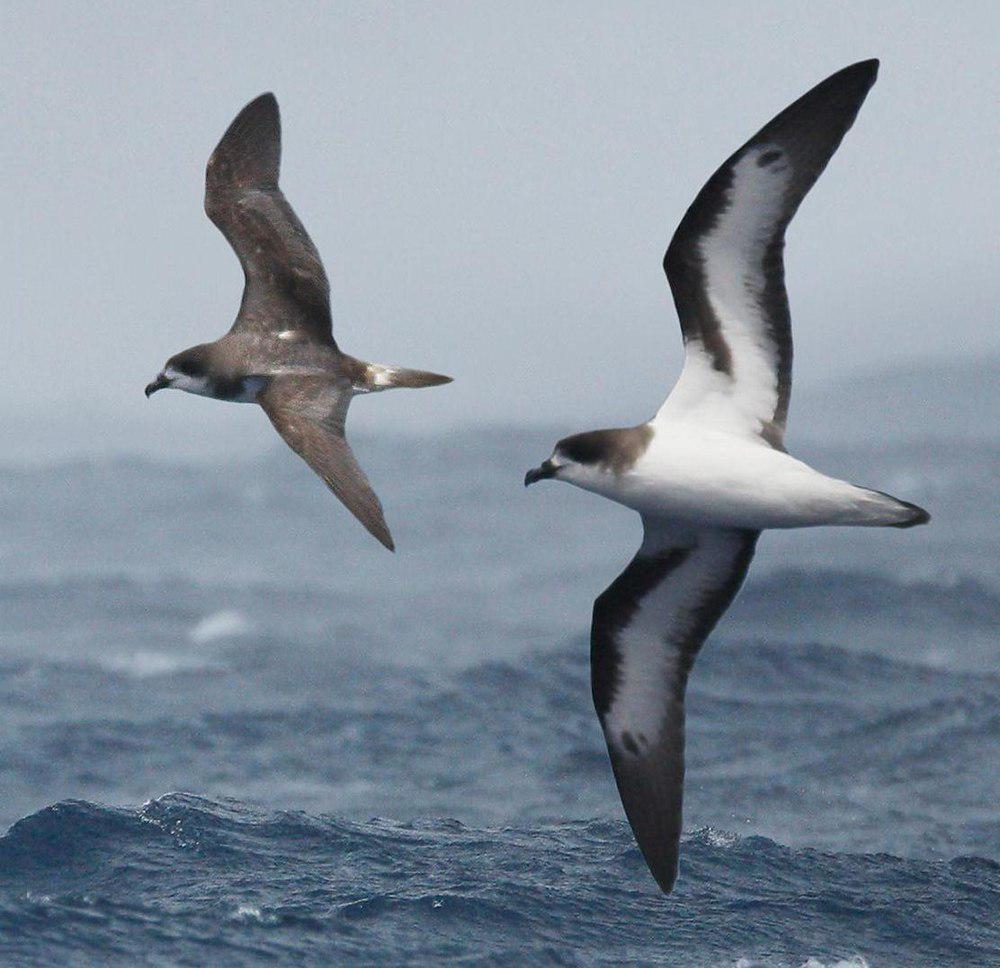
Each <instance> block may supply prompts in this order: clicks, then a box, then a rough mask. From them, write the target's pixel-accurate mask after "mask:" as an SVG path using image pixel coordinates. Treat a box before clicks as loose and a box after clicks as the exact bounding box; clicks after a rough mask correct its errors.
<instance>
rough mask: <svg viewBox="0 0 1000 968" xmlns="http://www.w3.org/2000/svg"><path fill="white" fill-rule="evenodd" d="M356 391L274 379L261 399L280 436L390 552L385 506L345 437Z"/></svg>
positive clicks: (308, 380)
mask: <svg viewBox="0 0 1000 968" xmlns="http://www.w3.org/2000/svg"><path fill="white" fill-rule="evenodd" d="M351 396H352V391H351V390H350V389H344V388H342V387H337V386H335V385H334V384H333V383H331V382H330V381H329V380H328V379H326V378H323V377H300V376H296V377H294V378H285V379H282V378H280V377H278V378H274V379H272V380H271V382H270V383H269V384H268V386H267V387H266V388H265V389H264V390H263V391H262V392H261V394H260V395H259V396H258V397H257V402H258V403H259V404H260V405H261V406H262V407H263V408H264V412H265V413H266V414H267V415H268V417H270V419H271V423H273V424H274V427H275V429H276V430H277V431H278V433H279V434H281V437H282V439H283V440H284V441H285V443H286V444H288V446H289V447H291V448H292V450H294V451H295V452H296V453H297V454H298V455H299V456H300V457H301V458H302V459H303V460H304V461H305V462H306V463H307V464H308V465H309V466H310V467H311V468H312V469H313V470H314V471H315V472H316V473H317V474H319V476H320V477H322V478H323V481H324V482H325V483H326V486H327V487H329V488H330V490H331V491H333V493H334V494H336V495H337V497H338V498H340V500H341V501H342V502H343V503H344V505H345V506H346V507H347V509H348V510H349V511H350V512H351V514H353V515H354V516H355V517H356V518H357V519H358V520H359V521H360V522H361V523H362V524H363V525H364V526H365V527H366V528H367V529H368V531H369V532H370V533H371V534H372V535H373V536H374V537H375V538H377V539H378V540H379V541H380V542H381V543H382V544H383V545H385V547H386V548H388V549H389V550H390V551H394V550H395V545H394V544H393V541H392V535H391V534H390V533H389V528H388V525H386V523H385V515H384V514H383V512H382V505H381V503H380V502H379V499H378V497H376V495H375V492H374V491H373V490H372V487H371V485H370V484H369V483H368V479H367V478H366V477H365V474H364V471H362V470H361V468H360V466H358V462H357V460H355V457H354V454H353V453H352V452H351V448H350V446H349V445H348V443H347V440H346V439H345V437H344V420H345V418H346V416H347V408H348V405H349V404H350V401H351Z"/></svg>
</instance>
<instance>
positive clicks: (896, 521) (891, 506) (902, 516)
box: [858, 488, 931, 528]
mask: <svg viewBox="0 0 1000 968" xmlns="http://www.w3.org/2000/svg"><path fill="white" fill-rule="evenodd" d="M861 490H864V491H867V492H868V494H870V495H872V498H873V499H872V500H871V501H870V502H868V503H867V506H866V508H865V510H866V512H867V516H866V519H865V520H862V521H859V522H858V523H859V524H868V525H872V526H874V527H886V528H912V527H915V526H916V525H918V524H927V522H928V521H930V519H931V516H930V514H928V513H927V512H926V511H925V510H924V509H923V508H922V507H919V506H918V505H916V504H910V502H909V501H901V500H900V499H899V498H898V497H893V496H892V495H891V494H886V493H885V491H874V490H872V489H871V488H862V489H861Z"/></svg>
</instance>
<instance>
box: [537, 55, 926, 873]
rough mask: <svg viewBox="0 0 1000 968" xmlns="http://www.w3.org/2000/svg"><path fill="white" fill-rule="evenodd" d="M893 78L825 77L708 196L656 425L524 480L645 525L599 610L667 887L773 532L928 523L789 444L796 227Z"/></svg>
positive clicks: (596, 637)
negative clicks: (698, 673) (688, 750)
mask: <svg viewBox="0 0 1000 968" xmlns="http://www.w3.org/2000/svg"><path fill="white" fill-rule="evenodd" d="M877 71H878V61H875V60H869V61H864V62H862V63H859V64H854V65H853V66H851V67H847V68H845V69H844V70H842V71H839V72H838V73H836V74H834V75H833V76H832V77H829V78H827V79H826V80H825V81H823V82H822V83H821V84H819V85H817V86H816V87H814V88H813V89H812V90H811V91H809V92H808V93H807V94H805V95H804V96H803V97H801V98H799V100H797V101H796V102H795V103H794V104H792V105H791V106H790V107H788V108H786V109H785V110H784V111H782V112H781V113H780V114H779V115H778V116H777V117H776V118H774V120H772V121H771V122H769V123H768V124H767V125H765V126H764V127H763V128H761V130H760V131H759V132H757V134H755V135H754V136H753V137H752V138H751V139H750V140H749V141H748V142H747V143H746V144H745V145H743V147H742V148H740V149H739V150H737V151H736V153H735V154H733V155H732V156H731V157H730V158H729V159H728V160H727V161H725V162H724V163H723V165H722V167H721V168H719V170H718V171H717V172H716V173H715V174H714V175H712V177H711V178H710V179H709V180H708V182H707V183H706V185H705V187H704V188H702V190H701V191H700V192H699V193H698V196H697V198H695V200H694V203H693V204H692V205H691V207H690V208H689V209H688V211H687V214H686V215H685V216H684V218H683V219H682V221H681V223H680V226H679V227H678V229H677V231H676V232H675V233H674V237H673V240H672V241H671V243H670V246H669V248H668V249H667V254H666V258H665V259H664V262H663V266H664V269H665V270H666V274H667V279H668V280H669V282H670V288H671V291H672V292H673V297H674V303H675V304H676V307H677V313H678V315H679V317H680V324H681V332H682V334H683V338H684V346H685V362H684V368H683V371H682V373H681V376H680V379H679V380H678V381H677V384H676V386H675V387H674V388H673V390H672V391H671V393H670V395H669V396H668V397H667V400H666V402H665V403H664V404H663V406H662V407H661V408H660V410H659V412H658V413H657V414H656V416H655V417H653V419H652V420H650V421H648V422H647V423H643V424H640V425H639V426H638V427H629V428H627V429H623V430H595V431H591V432H589V433H583V434H576V435H575V436H572V437H567V438H566V439H565V440H561V441H559V443H558V444H557V445H556V447H555V451H554V452H553V454H552V456H551V457H550V458H549V459H548V460H546V461H545V462H544V463H543V464H542V465H541V467H538V468H536V469H534V470H531V471H529V472H528V474H527V476H526V477H525V479H524V483H525V485H528V484H532V483H534V482H535V481H539V480H542V479H543V478H554V479H555V480H561V481H567V482H568V483H570V484H575V485H576V486H577V487H582V488H584V489H585V490H588V491H594V492H596V493H598V494H603V495H604V496H605V497H607V498H610V499H611V500H612V501H617V502H618V503H619V504H624V505H625V506H626V507H630V508H633V509H634V510H636V511H638V512H639V513H640V515H641V516H642V523H643V528H644V537H643V541H642V545H641V547H640V548H639V551H638V553H637V554H636V556H635V558H633V559H632V562H631V563H630V564H629V566H628V567H627V568H626V569H625V570H624V571H623V572H622V573H621V574H620V575H619V576H618V577H617V578H616V579H615V580H614V582H612V583H611V585H610V586H609V587H608V589H607V590H606V591H605V592H604V593H603V594H602V595H601V596H600V597H599V598H598V599H597V601H596V602H595V603H594V614H593V623H592V626H591V684H592V689H593V698H594V704H595V705H596V707H597V714H598V716H599V718H600V722H601V726H602V728H603V731H604V737H605V739H606V741H607V745H608V752H609V753H610V757H611V765H612V767H613V769H614V774H615V779H616V781H617V783H618V790H619V793H620V794H621V798H622V803H623V805H624V807H625V813H626V815H627V816H628V819H629V822H630V823H631V825H632V830H633V831H634V833H635V837H636V840H637V841H638V844H639V847H640V849H641V850H642V853H643V856H644V857H645V859H646V862H647V864H648V865H649V868H650V870H651V872H652V874H653V876H654V877H655V878H656V880H657V882H658V883H659V885H660V887H661V888H662V889H663V890H664V891H665V892H667V891H670V889H671V888H672V887H673V885H674V881H675V879H676V877H677V857H678V849H679V839H680V833H681V797H682V792H683V784H684V692H685V687H686V684H687V678H688V674H689V673H690V671H691V667H692V665H693V664H694V660H695V656H696V655H697V654H698V650H699V649H700V648H701V646H702V643H703V642H704V641H705V639H706V637H707V636H708V634H709V633H710V632H711V631H712V629H713V627H714V626H715V623H716V622H717V621H718V620H719V617H720V616H721V615H722V613H723V612H724V611H725V610H726V608H728V606H729V604H730V602H731V601H732V600H733V597H734V596H735V594H736V592H737V590H738V589H739V587H740V585H741V584H742V583H743V579H744V577H745V576H746V573H747V568H748V567H749V565H750V559H751V558H752V557H753V553H754V546H755V545H756V542H757V538H758V536H759V535H760V532H761V531H762V530H763V529H764V528H803V527H812V526H815V525H825V524H842V525H860V526H866V527H881V526H889V527H897V528H908V527H911V526H912V525H916V524H924V523H926V522H927V521H928V520H929V515H928V514H927V512H926V511H924V510H923V509H922V508H919V507H916V506H915V505H913V504H908V503H907V502H906V501H900V500H897V499H896V498H894V497H891V496H889V495H888V494H883V493H881V492H880V491H873V490H869V489H868V488H865V487H858V486H855V485H854V484H848V483H847V482H846V481H840V480H836V479H835V478H832V477H827V476H826V475H825V474H821V473H820V472H819V471H816V470H813V468H811V467H809V466H808V465H806V464H804V463H802V462H801V461H798V460H796V459H795V458H794V457H791V456H790V455H789V454H788V453H786V452H785V449H784V446H783V437H784V432H785V420H786V417H787V414H788V397H789V392H790V390H791V385H792V333H791V320H790V317H789V311H788V298H787V295H786V293H785V284H784V266H783V264H782V248H783V246H784V237H785V229H786V228H787V227H788V223H789V222H790V221H791V218H792V216H793V215H794V214H795V211H796V209H798V207H799V204H800V203H801V201H802V199H803V198H804V197H805V195H806V193H807V192H808V191H809V189H810V188H811V187H812V185H813V183H814V182H815V181H816V179H817V178H818V177H819V175H820V173H821V172H822V171H823V169H824V168H825V167H826V164H827V162H828V161H829V160H830V157H831V156H832V155H833V153H834V151H836V150H837V146H838V145H839V144H840V141H841V139H842V138H843V137H844V134H845V133H846V132H847V130H848V128H850V126H851V124H852V123H853V122H854V118H855V115H856V114H857V113H858V110H859V108H860V107H861V104H862V102H863V101H864V99H865V96H866V95H867V94H868V90H869V88H870V87H871V86H872V84H874V83H875V76H876V74H877Z"/></svg>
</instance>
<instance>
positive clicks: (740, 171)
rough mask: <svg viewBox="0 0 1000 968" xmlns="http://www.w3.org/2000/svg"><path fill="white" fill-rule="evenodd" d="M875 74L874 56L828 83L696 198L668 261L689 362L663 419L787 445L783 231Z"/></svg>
mask: <svg viewBox="0 0 1000 968" xmlns="http://www.w3.org/2000/svg"><path fill="white" fill-rule="evenodd" d="M877 73H878V61H876V60H869V61H863V62H861V63H859V64H854V65H853V66H851V67H846V68H844V70H842V71H838V72H837V73H836V74H834V75H833V76H832V77H828V78H827V79H826V80H825V81H823V82H822V83H820V84H818V85H817V86H816V87H814V88H813V89H812V90H811V91H809V93H808V94H805V95H803V96H802V97H801V98H799V99H798V100H797V101H796V102H795V103H794V104H792V105H791V106H789V107H787V108H785V110H784V111H782V112H781V114H779V115H778V116H777V117H776V118H774V120H772V121H770V122H769V123H768V124H766V125H765V126H764V127H763V128H761V130H760V131H758V132H757V134H755V135H754V136H753V137H752V138H751V139H750V140H749V141H748V142H747V143H746V144H745V145H743V147H742V148H740V149H739V150H738V151H737V152H736V153H735V154H734V155H732V156H731V157H730V158H729V159H728V160H727V161H726V162H725V163H724V164H723V165H722V167H721V168H719V170H718V171H717V172H716V173H715V174H714V175H712V177H711V178H710V179H709V180H708V182H707V183H706V185H705V187H704V188H702V190H701V191H700V192H699V193H698V197H697V198H695V200H694V203H693V204H692V205H691V207H690V208H689V209H688V211H687V214H686V215H685V216H684V218H683V219H682V221H681V223H680V226H679V227H678V229H677V231H676V232H675V233H674V237H673V239H672V241H671V243H670V247H669V248H668V249H667V254H666V257H665V258H664V260H663V268H664V269H665V271H666V273H667V279H668V280H669V282H670V288H671V290H672V292H673V296H674V303H675V304H676V306H677V314H678V316H679V317H680V323H681V331H682V333H683V336H684V344H685V349H686V359H685V364H684V371H683V373H682V374H681V378H680V380H679V381H678V383H677V385H676V387H675V388H674V390H673V391H672V392H671V394H670V396H669V398H668V399H667V402H666V403H665V404H664V405H663V407H662V409H661V410H660V413H659V414H658V415H657V417H659V416H661V415H664V416H669V417H671V418H676V417H679V416H683V417H686V418H688V419H695V420H698V421H699V422H704V423H705V424H707V425H710V426H717V427H719V428H721V429H726V430H730V431H733V432H737V433H747V432H749V433H754V434H759V435H760V436H762V437H763V438H764V439H765V440H767V441H768V442H769V443H771V444H772V445H773V446H776V447H781V446H782V440H783V435H784V430H785V421H786V418H787V415H788V398H789V394H790V392H791V386H792V330H791V318H790V316H789V311H788V296H787V293H786V292H785V268H784V263H783V261H782V250H783V248H784V244H785V229H786V228H787V227H788V223H789V222H790V221H791V219H792V216H793V215H794V214H795V212H796V210H797V209H798V207H799V203H800V202H801V201H802V199H803V198H804V197H805V195H806V193H807V192H808V191H809V189H810V188H812V186H813V184H814V183H815V181H816V179H817V178H818V177H819V175H820V173H821V172H822V171H823V169H824V168H825V167H826V164H827V162H828V161H829V160H830V158H831V156H832V155H833V153H834V152H835V151H836V150H837V146H838V145H839V144H840V142H841V139H842V138H843V137H844V135H845V134H846V132H847V130H848V129H849V128H850V127H851V125H852V124H853V123H854V118H855V116H856V115H857V113H858V110H859V109H860V107H861V105H862V103H863V102H864V100H865V96H866V95H867V94H868V90H869V89H870V88H871V86H872V85H873V84H874V83H875V77H876V74H877Z"/></svg>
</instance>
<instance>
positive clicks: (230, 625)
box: [188, 609, 253, 645]
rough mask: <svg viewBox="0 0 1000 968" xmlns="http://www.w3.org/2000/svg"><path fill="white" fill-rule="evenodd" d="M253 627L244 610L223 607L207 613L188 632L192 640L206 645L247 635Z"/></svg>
mask: <svg viewBox="0 0 1000 968" xmlns="http://www.w3.org/2000/svg"><path fill="white" fill-rule="evenodd" d="M252 629H253V626H252V625H251V623H250V621H249V619H247V617H246V616H245V615H243V613H242V612H237V611H233V610H231V609H223V610H222V611H219V612H213V613H212V614H211V615H206V616H205V618H203V619H202V620H201V621H200V622H198V623H197V624H196V625H195V626H194V628H192V629H191V631H190V632H189V633H188V635H189V638H190V639H191V641H192V642H196V643H197V644H198V645H205V644H207V643H209V642H217V641H219V640H220V639H229V638H232V637H233V636H236V635H246V634H247V633H248V632H250V631H251V630H252Z"/></svg>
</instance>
